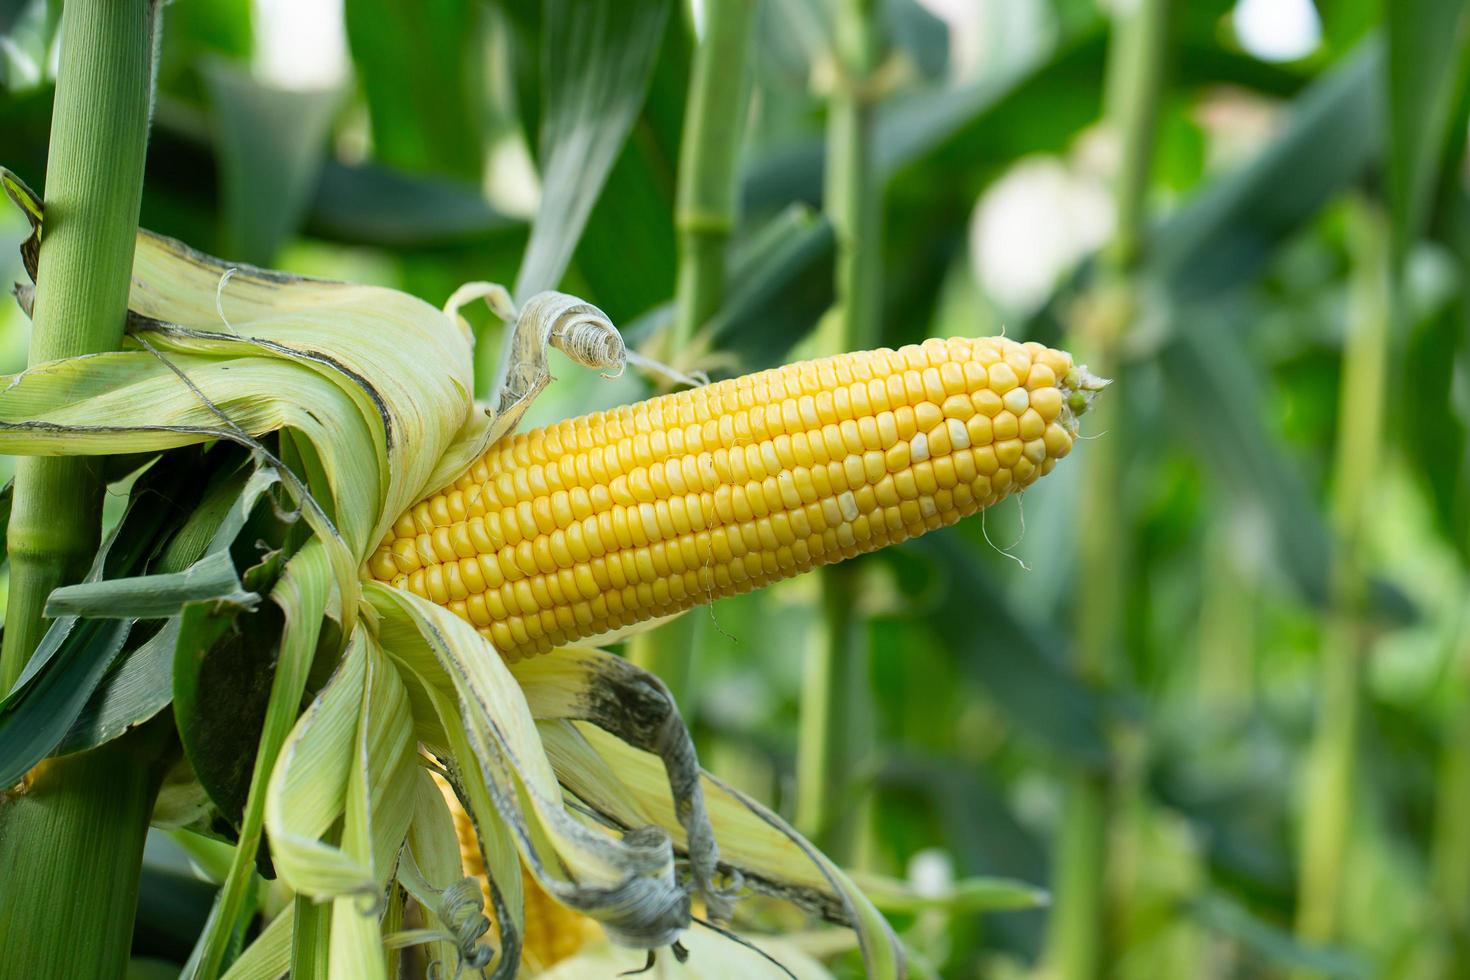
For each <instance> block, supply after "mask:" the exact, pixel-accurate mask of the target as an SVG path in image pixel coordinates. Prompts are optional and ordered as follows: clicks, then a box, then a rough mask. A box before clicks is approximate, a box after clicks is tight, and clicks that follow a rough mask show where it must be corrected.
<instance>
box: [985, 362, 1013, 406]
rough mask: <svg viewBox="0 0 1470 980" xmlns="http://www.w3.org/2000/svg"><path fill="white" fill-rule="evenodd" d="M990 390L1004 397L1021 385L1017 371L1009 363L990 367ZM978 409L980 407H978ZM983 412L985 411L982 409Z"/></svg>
mask: <svg viewBox="0 0 1470 980" xmlns="http://www.w3.org/2000/svg"><path fill="white" fill-rule="evenodd" d="M989 373H990V390H991V391H993V392H995V393H996V394H997V395H1004V394H1005V393H1006V392H1008V391H1010V390H1011V389H1012V388H1014V387H1016V386H1017V385H1018V384H1020V383H1021V382H1020V380H1019V379H1017V377H1016V371H1015V369H1014V368H1013V367H1011V365H1010V364H1008V363H1000V364H994V365H992V366H991V367H990V371H989ZM977 407H978V406H977ZM982 411H983V409H982Z"/></svg>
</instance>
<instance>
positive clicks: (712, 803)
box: [542, 722, 904, 978]
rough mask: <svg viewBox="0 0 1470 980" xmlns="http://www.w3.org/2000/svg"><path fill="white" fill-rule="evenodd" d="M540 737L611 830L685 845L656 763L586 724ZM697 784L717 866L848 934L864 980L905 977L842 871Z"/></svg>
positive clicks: (767, 818)
mask: <svg viewBox="0 0 1470 980" xmlns="http://www.w3.org/2000/svg"><path fill="white" fill-rule="evenodd" d="M542 737H543V739H544V741H545V742H546V745H547V749H548V751H550V753H551V755H552V758H553V760H554V764H555V765H556V766H557V773H558V775H559V776H560V777H561V779H562V780H563V781H564V782H565V783H566V785H567V788H568V789H569V790H571V791H572V792H574V793H575V794H576V795H577V797H578V798H579V799H581V800H582V801H583V802H584V803H586V804H587V805H588V806H591V807H592V808H593V809H595V810H596V811H597V812H598V813H599V814H601V815H602V816H603V817H604V818H607V819H610V820H612V821H613V822H614V824H615V825H622V826H638V825H641V824H642V823H643V822H644V821H645V820H648V819H652V820H653V821H654V822H655V824H656V825H657V826H659V827H662V828H663V829H664V830H665V831H667V832H668V833H670V834H671V835H672V836H673V837H674V840H675V842H676V844H678V845H681V846H682V845H683V844H684V838H683V828H682V827H681V826H680V823H679V819H678V817H677V815H676V813H675V808H674V801H673V796H672V794H671V793H670V791H669V787H668V780H667V778H666V777H665V775H664V771H663V764H662V763H661V762H660V760H659V759H658V757H657V756H655V755H652V754H651V753H648V752H644V751H642V750H640V749H635V748H633V747H632V746H630V745H628V744H627V743H625V742H623V741H622V740H621V739H619V738H616V737H615V736H613V735H610V734H608V733H607V732H604V731H602V730H601V729H600V728H597V727H595V726H593V725H590V724H587V723H585V722H578V723H574V724H573V726H565V725H564V726H561V727H552V726H546V727H544V728H543V730H542ZM614 774H616V775H614ZM609 780H611V781H613V783H612V784H616V783H617V782H620V783H621V784H622V787H623V790H622V791H620V792H619V793H616V794H610V793H608V792H606V791H605V787H606V786H607V785H610V783H609ZM701 782H702V784H703V792H704V797H705V800H706V801H707V804H708V806H709V812H710V821H711V823H712V824H713V826H715V827H718V828H719V841H720V857H721V862H722V866H726V867H728V868H730V869H732V870H738V871H739V872H740V873H741V874H742V875H743V876H744V879H745V881H746V883H747V884H749V885H750V886H751V887H753V888H755V889H757V890H759V891H763V892H768V893H770V894H774V895H777V896H779V897H781V898H784V899H786V900H788V901H791V902H794V903H796V904H798V905H800V906H802V907H804V908H807V909H809V910H811V911H813V912H816V913H817V914H820V915H822V916H823V917H825V918H828V919H830V920H831V921H833V922H838V923H841V924H843V925H849V926H851V927H852V928H853V929H854V930H856V932H857V936H858V944H859V947H860V948H861V950H862V953H863V960H864V963H865V964H866V966H867V972H868V976H869V977H873V978H888V977H897V976H901V975H902V974H903V961H904V952H903V948H902V946H901V945H900V944H899V942H898V939H897V937H896V936H894V934H893V932H892V930H891V929H890V928H889V926H888V923H887V922H886V921H885V920H884V918H883V916H882V915H880V914H879V912H878V910H877V909H875V908H874V907H873V904H872V903H871V902H870V901H869V900H868V899H867V898H866V897H865V896H864V895H863V894H862V892H861V891H859V890H858V888H857V887H856V886H855V885H854V884H853V883H852V881H851V879H849V878H848V877H847V875H846V874H845V873H844V872H843V871H842V870H841V869H840V868H838V867H837V866H836V865H834V864H832V862H831V861H829V860H828V859H827V858H826V857H825V856H824V855H822V854H821V852H819V851H818V850H817V849H816V848H814V847H812V845H811V844H809V843H807V842H806V841H805V840H804V839H803V838H802V837H801V836H800V835H799V834H797V833H796V831H794V830H792V829H791V827H790V826H789V825H787V824H786V822H785V821H783V820H782V819H781V818H780V817H778V816H776V815H775V814H774V813H772V812H770V811H769V810H767V809H766V808H765V807H763V806H761V805H760V804H759V803H757V802H755V801H754V800H752V799H750V798H749V797H747V796H745V795H744V794H742V793H740V792H739V791H737V790H735V789H733V788H732V787H730V786H727V785H725V784H724V783H722V782H720V781H719V780H718V779H716V778H715V777H713V776H711V775H709V774H708V773H704V774H702V776H701ZM619 797H621V798H623V799H624V800H626V799H628V798H632V799H634V800H636V801H637V804H638V805H637V809H635V810H631V811H627V810H620V809H619V802H618V800H619Z"/></svg>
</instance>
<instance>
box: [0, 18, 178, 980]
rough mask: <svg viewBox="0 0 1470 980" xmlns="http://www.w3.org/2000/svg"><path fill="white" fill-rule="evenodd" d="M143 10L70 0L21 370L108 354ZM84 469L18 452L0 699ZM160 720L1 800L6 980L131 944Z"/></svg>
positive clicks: (144, 31) (79, 495) (69, 563)
mask: <svg viewBox="0 0 1470 980" xmlns="http://www.w3.org/2000/svg"><path fill="white" fill-rule="evenodd" d="M155 13H156V11H155V9H154V5H153V2H152V0H70V2H69V3H68V4H67V7H66V18H65V21H64V25H63V27H62V31H63V33H62V39H61V60H60V67H59V71H58V74H57V81H56V97H55V103H54V108H53V109H52V118H51V146H50V152H49V161H48V167H47V175H46V215H45V237H44V239H43V242H42V245H41V254H40V262H39V270H38V274H37V284H36V300H35V309H34V317H33V323H34V326H33V329H32V333H31V347H30V358H29V363H30V364H32V365H35V364H42V363H44V362H47V361H51V360H55V359H57V358H63V357H73V356H77V355H81V354H90V353H95V352H99V351H107V350H112V349H115V348H116V347H117V345H118V343H119V341H120V340H121V338H122V331H123V325H124V319H125V316H126V313H127V301H128V290H129V288H130V282H131V273H132V265H133V242H134V239H135V238H136V235H137V229H138V208H139V203H140V201H141V197H142V187H143V158H144V153H145V150H146V148H147V142H148V111H149V103H150V99H151V88H152V58H153V31H154V24H155V21H154V17H155ZM101 493H102V484H101V479H100V470H99V467H98V466H97V465H95V461H93V460H86V459H75V458H71V459H66V458H27V459H22V460H20V461H19V465H18V466H17V469H16V476H15V503H14V509H13V510H12V512H11V517H10V524H9V531H8V542H9V551H10V568H11V572H10V575H11V578H10V600H9V608H8V609H7V611H6V622H5V639H4V645H3V648H0V690H8V689H9V688H10V686H11V685H12V684H13V683H14V681H15V679H16V677H17V676H19V674H20V673H21V671H22V670H23V669H24V667H25V664H26V661H27V660H29V659H30V656H31V653H32V652H33V651H34V650H35V647H36V644H37V643H38V642H39V641H40V639H41V636H42V635H43V634H44V633H45V630H46V623H45V621H44V620H43V618H42V615H41V613H42V609H43V607H44V606H45V602H46V597H47V596H48V595H50V593H51V590H52V589H54V588H55V587H56V586H58V585H63V584H66V583H68V582H71V581H74V580H75V579H77V578H79V577H80V576H81V574H82V573H83V572H84V571H85V570H86V568H87V565H88V562H89V560H90V559H91V557H92V554H93V552H94V551H95V550H96V547H97V541H98V536H99V533H100V515H101ZM167 732H168V729H167V727H166V726H148V727H145V728H143V729H140V730H139V731H138V732H135V733H133V734H131V735H128V736H125V737H123V738H120V739H117V740H116V741H114V742H112V743H110V744H108V745H106V746H103V747H101V748H99V749H96V750H94V751H91V752H85V753H81V754H79V755H75V756H69V757H66V758H62V759H56V760H52V761H50V762H47V763H45V764H44V765H43V766H40V767H38V768H37V769H36V770H35V771H34V772H33V773H32V775H31V778H30V783H29V786H28V788H27V789H26V790H25V791H23V792H19V793H16V794H14V795H12V796H8V797H6V796H0V867H3V868H4V869H5V870H4V872H3V874H4V878H5V885H4V890H5V891H6V893H7V894H8V895H10V896H11V897H12V899H14V900H11V901H3V902H0V949H3V950H4V951H5V952H4V956H5V965H6V968H7V969H10V970H13V971H15V972H14V973H12V974H11V975H13V976H35V977H51V976H76V977H94V976H95V977H106V976H121V975H122V974H123V970H124V967H125V964H126V962H127V956H128V949H129V947H130V944H131V939H132V931H133V930H132V922H133V917H134V915H135V913H136V908H137V895H138V879H139V874H140V872H141V868H142V856H143V840H144V837H145V835H146V833H147V829H148V817H149V814H150V813H151V812H152V809H153V798H154V796H155V795H156V793H157V791H158V786H159V782H160V779H161V772H160V767H159V766H158V764H157V763H158V759H159V756H160V754H161V752H162V750H163V746H164V745H165V744H166V735H167Z"/></svg>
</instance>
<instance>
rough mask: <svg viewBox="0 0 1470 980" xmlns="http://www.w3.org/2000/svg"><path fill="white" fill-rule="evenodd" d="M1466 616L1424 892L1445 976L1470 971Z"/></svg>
mask: <svg viewBox="0 0 1470 980" xmlns="http://www.w3.org/2000/svg"><path fill="white" fill-rule="evenodd" d="M1467 627H1470V617H1467V616H1466V615H1464V614H1463V613H1462V615H1461V617H1460V622H1459V625H1458V627H1457V629H1456V630H1455V635H1454V643H1455V647H1456V648H1455V650H1454V661H1455V664H1456V670H1455V671H1454V672H1453V674H1452V677H1451V681H1450V690H1451V693H1452V696H1453V699H1454V700H1453V704H1452V705H1451V708H1450V713H1449V718H1450V720H1449V723H1448V725H1447V726H1446V728H1447V732H1446V737H1445V739H1444V745H1443V748H1442V749H1441V750H1440V758H1439V771H1438V775H1437V778H1436V781H1435V793H1434V800H1435V805H1434V836H1433V838H1432V841H1431V843H1430V849H1429V857H1430V860H1429V891H1430V894H1431V896H1432V897H1433V900H1434V908H1435V913H1436V916H1437V918H1438V922H1437V924H1438V926H1439V928H1440V929H1441V930H1442V933H1443V936H1444V939H1445V944H1446V946H1447V947H1448V948H1447V950H1446V954H1445V958H1444V965H1443V967H1442V972H1441V974H1440V975H1441V976H1443V977H1444V978H1445V980H1450V978H1463V977H1465V976H1466V975H1467V973H1470V835H1467V834H1466V833H1465V827H1466V826H1467V824H1470V696H1467V681H1470V677H1467V673H1470V628H1467Z"/></svg>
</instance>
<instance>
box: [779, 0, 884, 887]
mask: <svg viewBox="0 0 1470 980" xmlns="http://www.w3.org/2000/svg"><path fill="white" fill-rule="evenodd" d="M833 44H834V49H835V50H834V52H833V53H834V55H835V61H836V69H837V70H836V76H837V77H836V83H835V88H834V90H833V93H832V97H831V100H830V103H829V106H828V110H827V164H826V167H827V169H826V176H825V185H824V187H823V190H822V194H823V203H824V207H825V209H826V213H827V217H828V219H829V220H830V221H831V222H832V230H833V233H834V234H835V236H836V239H837V257H836V294H837V305H836V306H835V307H834V308H833V310H831V311H830V312H829V313H828V316H827V319H826V320H825V321H824V322H823V324H822V326H821V327H820V328H819V330H818V336H817V343H818V345H819V350H820V351H821V353H824V354H835V353H838V352H840V351H848V350H859V349H863V348H867V347H872V346H875V345H876V343H877V340H878V335H879V314H880V312H881V302H882V292H881V288H880V285H881V284H880V275H881V257H882V245H883V242H882V192H883V189H882V187H881V186H880V184H879V182H878V177H877V172H876V168H875V166H874V161H873V116H874V109H875V104H874V95H873V92H872V91H871V89H872V84H871V80H872V77H873V75H874V73H875V72H876V71H877V68H878V63H879V57H880V41H879V33H878V5H877V3H876V2H875V0H838V3H837V9H836V12H835V20H834V24H833ZM861 574H862V565H861V563H855V564H847V565H836V566H832V567H829V568H826V569H823V571H822V593H823V596H822V610H823V620H824V623H823V626H824V629H823V631H822V633H821V634H820V635H819V636H818V638H817V640H816V646H815V648H814V649H812V650H810V651H808V654H807V656H808V658H809V659H808V661H807V669H806V671H805V673H804V676H803V679H802V692H801V718H800V722H799V730H798V734H797V738H798V743H797V745H798V754H797V760H796V776H797V788H796V820H797V825H798V826H799V827H800V828H801V830H802V831H803V832H805V833H807V834H808V835H809V836H811V837H812V838H813V839H814V840H815V841H816V842H817V844H818V845H820V846H821V847H822V848H823V849H824V850H825V851H826V852H827V853H828V854H829V855H830V856H831V857H833V858H834V859H836V860H838V861H841V860H844V859H850V858H851V856H852V850H853V844H854V841H855V839H856V833H857V829H858V827H859V826H860V824H861V822H862V817H861V816H856V817H855V816H854V814H855V813H860V812H861V811H862V809H863V807H862V806H861V805H855V801H854V799H853V796H854V793H853V785H854V779H855V777H856V775H857V774H858V772H859V771H860V770H861V768H862V760H863V757H864V756H865V755H866V754H867V745H868V744H869V742H870V739H871V734H870V733H871V728H872V725H871V721H872V716H873V712H872V710H871V708H870V707H869V705H868V701H869V699H870V698H871V692H870V691H869V690H868V687H867V677H868V651H867V644H866V642H865V631H864V630H863V629H862V626H863V623H862V622H861V619H860V617H859V616H858V614H857V612H856V610H855V608H854V606H855V600H856V597H857V593H858V584H859V582H860V581H861Z"/></svg>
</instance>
